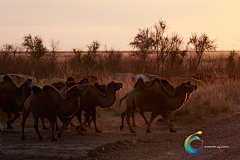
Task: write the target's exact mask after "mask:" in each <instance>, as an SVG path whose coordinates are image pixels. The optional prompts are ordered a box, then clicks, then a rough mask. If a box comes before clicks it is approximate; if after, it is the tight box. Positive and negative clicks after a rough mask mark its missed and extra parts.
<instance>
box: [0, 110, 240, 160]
mask: <svg viewBox="0 0 240 160" xmlns="http://www.w3.org/2000/svg"><path fill="white" fill-rule="evenodd" d="M113 114H114V113H113V112H112V111H108V110H106V111H104V112H102V113H101V115H100V116H98V117H97V124H98V127H99V129H100V130H102V131H103V133H95V131H94V127H93V126H92V127H90V128H86V129H87V130H88V131H86V132H83V135H80V134H77V133H76V131H75V128H73V127H69V129H70V130H69V131H66V132H64V134H63V137H62V139H58V141H56V142H52V141H51V131H50V130H47V131H43V130H42V125H41V123H39V129H40V133H41V134H42V136H43V137H44V139H43V140H42V141H39V140H38V136H37V134H36V132H35V130H34V128H33V118H32V117H29V119H28V120H27V124H26V130H25V135H26V138H27V140H21V118H19V119H18V120H17V121H16V122H15V123H14V124H13V127H14V129H11V130H7V129H6V124H5V123H6V120H5V121H2V120H1V122H2V123H3V131H1V132H0V134H1V137H0V142H1V143H0V144H1V150H0V159H7V160H8V159H14V160H15V159H30V160H33V159H34V160H36V159H44V160H46V159H64V160H66V159H69V160H70V159H148V160H150V159H240V143H239V142H240V115H239V114H237V113H236V114H231V115H230V114H220V115H216V116H204V117H202V118H201V119H197V118H196V117H195V116H193V115H189V116H179V117H176V118H174V119H173V120H172V124H173V125H174V128H175V129H176V130H177V132H176V133H170V132H169V129H168V127H167V125H166V124H165V123H163V122H157V121H156V120H155V121H154V122H153V124H152V127H151V131H152V133H146V129H147V125H146V124H145V123H144V121H143V119H142V117H140V114H139V113H136V122H137V123H138V125H139V126H138V127H134V130H136V132H137V133H136V134H131V133H130V131H129V128H128V126H127V124H126V122H125V127H124V128H123V131H120V125H121V121H120V116H113ZM147 116H148V118H149V115H147ZM73 122H74V123H75V124H78V122H77V119H76V117H75V118H74V119H73ZM59 124H60V123H59ZM46 125H47V126H49V123H48V122H47V121H46ZM200 130H201V131H203V134H202V135H198V136H199V137H200V138H201V139H202V140H204V146H228V147H229V148H222V151H223V152H222V153H221V152H220V151H221V150H220V149H218V148H215V149H213V148H203V150H202V151H201V152H200V153H199V154H196V155H190V154H189V153H187V152H186V150H185V149H184V141H185V139H186V138H187V137H188V136H189V135H191V134H194V133H196V132H197V131H200ZM191 145H192V147H194V148H199V147H200V146H201V142H200V141H193V142H192V143H191Z"/></svg>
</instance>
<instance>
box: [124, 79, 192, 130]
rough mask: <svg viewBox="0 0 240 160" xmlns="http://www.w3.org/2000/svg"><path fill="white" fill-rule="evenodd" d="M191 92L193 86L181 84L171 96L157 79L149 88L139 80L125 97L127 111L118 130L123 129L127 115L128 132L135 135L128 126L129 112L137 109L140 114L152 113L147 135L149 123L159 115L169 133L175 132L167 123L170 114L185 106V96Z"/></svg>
mask: <svg viewBox="0 0 240 160" xmlns="http://www.w3.org/2000/svg"><path fill="white" fill-rule="evenodd" d="M193 90H194V87H193V86H191V85H187V84H186V83H182V84H180V85H179V86H177V87H176V88H175V90H174V93H173V94H170V93H169V92H168V91H167V90H166V89H165V87H164V86H163V84H162V83H161V80H160V79H159V78H156V79H154V80H153V82H152V84H151V85H150V86H147V85H146V84H145V83H144V81H143V79H141V78H139V79H138V81H137V83H136V84H135V88H134V89H133V90H132V91H131V92H129V93H128V95H127V99H126V104H127V109H126V111H124V112H123V113H122V115H121V117H122V126H120V130H122V129H123V120H124V117H125V116H126V115H127V118H126V120H127V123H128V126H129V128H130V132H131V133H135V131H133V130H132V128H131V126H130V123H129V118H130V116H131V112H133V111H135V109H136V107H138V108H139V109H140V111H142V112H144V111H147V112H152V116H151V118H150V122H149V124H148V128H147V133H149V132H151V131H150V126H151V123H152V121H153V120H154V118H155V117H156V116H157V115H159V114H161V115H162V117H163V118H164V120H165V121H166V122H167V124H168V126H169V129H170V132H176V131H175V130H174V129H173V128H172V127H171V125H170V123H169V118H170V113H171V112H172V111H175V110H177V109H180V108H181V107H182V106H183V105H184V104H185V101H186V98H187V94H188V93H189V92H193Z"/></svg>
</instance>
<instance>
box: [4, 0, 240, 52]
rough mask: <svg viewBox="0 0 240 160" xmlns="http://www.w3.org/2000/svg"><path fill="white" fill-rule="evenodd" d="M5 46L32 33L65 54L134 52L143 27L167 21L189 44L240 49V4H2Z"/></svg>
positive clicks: (208, 0) (80, 0) (105, 0)
mask: <svg viewBox="0 0 240 160" xmlns="http://www.w3.org/2000/svg"><path fill="white" fill-rule="evenodd" d="M0 19H1V22H0V48H1V47H2V46H3V44H12V45H21V43H22V42H23V37H24V36H26V35H28V34H31V35H32V36H36V35H39V36H41V37H42V38H43V43H44V44H45V45H46V46H47V47H49V46H50V41H51V40H55V41H59V42H60V46H59V48H60V49H59V50H60V51H71V50H72V48H79V49H82V50H86V49H87V45H89V44H90V43H91V42H92V41H93V40H98V41H99V42H100V44H101V46H102V48H103V46H107V48H114V49H115V50H124V51H125V50H131V49H132V48H131V46H130V45H129V43H130V42H131V41H132V40H133V38H134V36H135V35H136V34H137V32H138V29H145V28H147V27H153V26H154V23H156V22H158V21H159V20H163V21H165V22H166V24H167V30H166V33H165V35H169V36H171V35H172V34H173V33H177V34H178V35H179V36H181V37H183V38H184V42H185V43H186V42H187V41H188V39H189V37H190V36H191V34H192V33H197V35H199V36H200V35H201V34H203V33H206V34H207V35H208V36H209V37H210V39H216V44H217V46H218V48H217V50H227V51H228V50H240V1H239V0H21V1H20V0H0Z"/></svg>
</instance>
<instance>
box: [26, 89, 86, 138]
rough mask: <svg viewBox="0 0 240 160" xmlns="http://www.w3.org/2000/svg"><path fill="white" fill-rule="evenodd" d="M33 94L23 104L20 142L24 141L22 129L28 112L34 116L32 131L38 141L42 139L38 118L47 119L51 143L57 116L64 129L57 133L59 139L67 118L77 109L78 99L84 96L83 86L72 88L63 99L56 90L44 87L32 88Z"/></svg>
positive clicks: (66, 124) (66, 123)
mask: <svg viewBox="0 0 240 160" xmlns="http://www.w3.org/2000/svg"><path fill="white" fill-rule="evenodd" d="M32 90H33V93H32V94H31V95H30V96H29V97H28V99H27V100H26V102H25V103H24V108H23V121H22V140H24V139H26V138H25V135H24V127H25V123H26V119H27V118H28V116H29V113H30V111H31V112H32V113H33V116H34V129H35V131H36V132H37V134H38V136H39V139H40V140H42V139H43V137H42V136H41V135H40V133H39V131H38V117H41V118H48V120H49V122H50V123H51V126H52V139H51V140H52V141H56V140H57V139H56V138H55V124H56V119H57V116H58V117H59V118H60V120H61V121H62V122H63V123H64V127H63V128H62V130H61V131H60V132H59V133H58V137H59V138H61V136H62V133H63V131H64V130H65V128H66V127H67V126H68V124H69V123H68V121H67V118H68V117H71V116H73V115H74V114H75V113H76V111H77V110H78V108H79V103H80V102H79V97H80V96H82V95H84V94H85V88H84V87H83V86H72V87H71V88H69V89H68V90H67V91H66V98H64V97H63V96H62V95H61V94H60V93H59V91H57V89H56V88H54V87H52V86H49V85H46V86H44V87H43V88H42V89H41V88H40V87H38V86H33V88H32Z"/></svg>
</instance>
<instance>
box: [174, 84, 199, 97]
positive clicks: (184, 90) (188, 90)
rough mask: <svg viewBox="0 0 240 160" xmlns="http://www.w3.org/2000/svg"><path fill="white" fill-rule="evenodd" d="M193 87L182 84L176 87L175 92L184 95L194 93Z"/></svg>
mask: <svg viewBox="0 0 240 160" xmlns="http://www.w3.org/2000/svg"><path fill="white" fill-rule="evenodd" d="M194 89H195V88H194V87H193V86H192V85H188V84H187V83H182V84H180V85H179V86H177V87H176V89H175V92H178V93H179V92H181V93H184V94H187V93H192V92H193V91H194Z"/></svg>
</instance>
